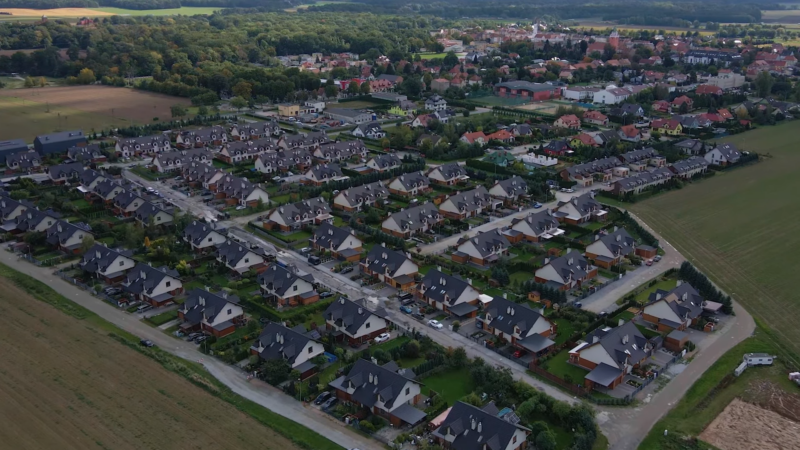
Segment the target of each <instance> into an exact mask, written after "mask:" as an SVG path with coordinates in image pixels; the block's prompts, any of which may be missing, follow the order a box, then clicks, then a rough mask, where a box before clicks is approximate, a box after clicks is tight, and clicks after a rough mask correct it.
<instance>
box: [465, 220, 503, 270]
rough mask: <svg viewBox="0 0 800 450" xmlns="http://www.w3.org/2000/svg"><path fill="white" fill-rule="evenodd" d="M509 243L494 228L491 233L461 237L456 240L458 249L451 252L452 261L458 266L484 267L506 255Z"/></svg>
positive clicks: (498, 230) (497, 229)
mask: <svg viewBox="0 0 800 450" xmlns="http://www.w3.org/2000/svg"><path fill="white" fill-rule="evenodd" d="M509 247H511V243H510V242H508V239H507V238H506V236H505V235H504V234H503V233H502V232H501V231H500V229H499V228H495V229H494V230H491V231H486V232H483V233H482V232H478V234H476V235H475V236H473V237H469V236H467V235H464V236H462V237H461V238H460V239H459V240H458V247H457V249H456V251H455V252H453V255H452V258H453V261H454V262H456V263H459V264H466V263H470V262H471V263H473V264H477V265H479V266H486V265H489V264H491V263H494V262H497V261H498V260H499V259H500V257H501V256H505V255H508V248H509Z"/></svg>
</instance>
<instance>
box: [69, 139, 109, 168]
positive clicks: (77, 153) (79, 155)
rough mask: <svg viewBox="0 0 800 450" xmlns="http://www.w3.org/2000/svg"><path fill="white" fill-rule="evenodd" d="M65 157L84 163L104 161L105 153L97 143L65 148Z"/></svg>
mask: <svg viewBox="0 0 800 450" xmlns="http://www.w3.org/2000/svg"><path fill="white" fill-rule="evenodd" d="M67 158H69V159H70V160H72V161H74V162H81V163H84V164H88V163H97V162H104V161H105V160H106V154H105V153H103V151H102V150H100V146H99V145H97V144H90V145H86V146H83V147H70V148H68V149H67Z"/></svg>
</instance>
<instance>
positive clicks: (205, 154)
mask: <svg viewBox="0 0 800 450" xmlns="http://www.w3.org/2000/svg"><path fill="white" fill-rule="evenodd" d="M156 159H157V160H158V163H159V164H161V166H163V167H169V166H175V165H177V164H176V163H178V162H180V164H181V165H184V164H188V163H189V162H191V161H211V160H212V159H213V156H212V155H211V152H210V151H208V150H206V149H205V148H191V149H187V150H178V151H174V152H164V153H159V154H158V155H157V156H156Z"/></svg>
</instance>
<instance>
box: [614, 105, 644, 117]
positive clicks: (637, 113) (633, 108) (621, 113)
mask: <svg viewBox="0 0 800 450" xmlns="http://www.w3.org/2000/svg"><path fill="white" fill-rule="evenodd" d="M610 113H611V115H612V116H617V117H625V116H632V117H643V116H644V109H643V108H642V107H641V106H639V105H637V104H635V103H624V104H622V105H620V106H619V107H618V108H613V109H612V110H611V111H610Z"/></svg>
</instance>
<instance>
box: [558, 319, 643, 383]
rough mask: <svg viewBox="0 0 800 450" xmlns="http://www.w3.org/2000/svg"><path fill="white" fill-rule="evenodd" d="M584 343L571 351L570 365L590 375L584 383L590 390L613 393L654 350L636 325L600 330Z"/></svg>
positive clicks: (629, 324)
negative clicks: (581, 368) (596, 388)
mask: <svg viewBox="0 0 800 450" xmlns="http://www.w3.org/2000/svg"><path fill="white" fill-rule="evenodd" d="M584 339H585V341H584V342H582V343H580V344H578V345H577V346H576V347H575V348H573V349H572V350H570V351H569V362H570V363H572V364H575V365H578V366H580V367H583V368H584V369H587V370H589V371H590V372H589V373H588V374H587V375H586V378H585V379H584V384H585V385H586V387H587V388H589V389H593V388H595V387H600V388H605V389H609V390H611V389H614V388H615V387H617V386H618V385H619V384H621V383H622V381H623V379H624V378H625V375H627V374H629V373H630V372H631V371H632V370H633V369H634V368H636V367H639V366H640V365H641V364H643V363H645V362H646V361H647V357H648V356H650V354H651V353H652V348H653V347H652V344H651V343H650V341H648V340H647V338H645V337H644V335H643V334H642V333H641V331H639V329H638V328H636V325H634V323H633V322H626V323H625V324H623V325H620V326H618V327H616V328H610V327H604V328H598V329H596V330H594V331H592V332H591V333H589V334H587V335H586V337H585V338H584Z"/></svg>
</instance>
